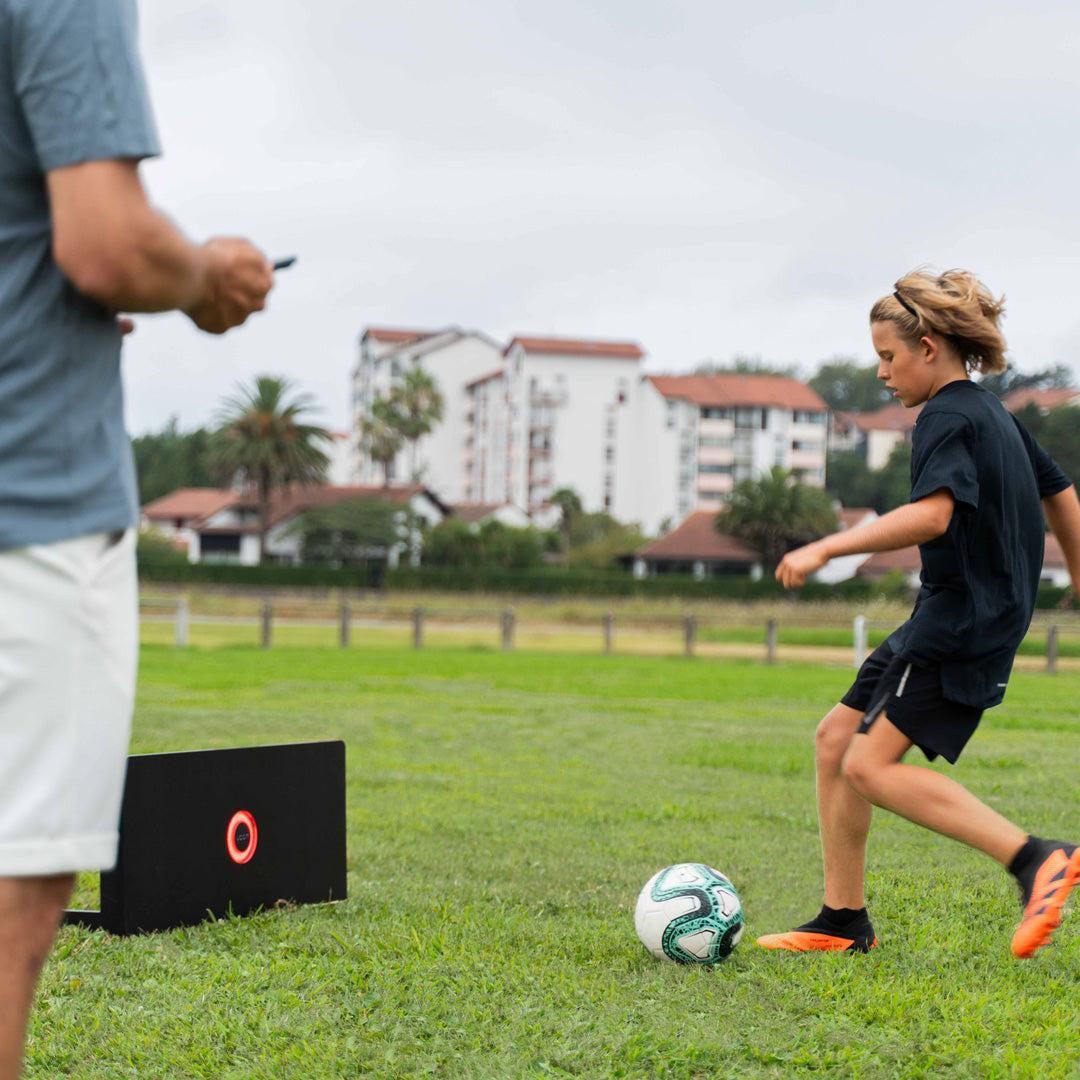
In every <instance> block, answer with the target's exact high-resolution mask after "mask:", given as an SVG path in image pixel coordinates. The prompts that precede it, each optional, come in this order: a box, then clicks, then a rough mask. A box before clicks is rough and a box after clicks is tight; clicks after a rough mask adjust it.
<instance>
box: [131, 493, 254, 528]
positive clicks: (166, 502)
mask: <svg viewBox="0 0 1080 1080" xmlns="http://www.w3.org/2000/svg"><path fill="white" fill-rule="evenodd" d="M236 497H237V496H236V493H235V492H234V491H230V490H228V489H227V488H225V489H223V488H179V489H178V490H176V491H173V492H170V493H169V494H168V495H163V496H162V497H161V498H160V499H154V500H153V502H148V503H147V504H146V505H145V506H144V507H143V508H142V512H143V516H144V517H146V518H148V519H149V520H150V521H167V520H170V519H172V520H175V519H176V518H184V519H185V520H193V519H195V520H197V519H199V518H205V517H209V516H210V515H211V514H216V513H217V512H218V511H219V510H223V509H224V508H225V507H226V506H230V505H231V504H232V503H233V501H234V500H235V499H236Z"/></svg>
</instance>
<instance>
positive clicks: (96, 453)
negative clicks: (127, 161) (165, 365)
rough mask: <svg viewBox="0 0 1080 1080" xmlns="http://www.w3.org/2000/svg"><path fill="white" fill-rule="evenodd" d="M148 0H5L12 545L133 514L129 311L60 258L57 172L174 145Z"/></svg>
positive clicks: (1, 255)
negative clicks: (124, 328) (162, 107)
mask: <svg viewBox="0 0 1080 1080" xmlns="http://www.w3.org/2000/svg"><path fill="white" fill-rule="evenodd" d="M135 37H136V14H135V0H0V550H4V549H10V548H18V547H24V546H26V545H28V544H40V543H50V542H53V541H57V540H67V539H71V538H73V537H77V536H85V535H87V534H89V533H95V532H107V531H112V530H115V529H122V528H126V527H128V526H130V525H133V524H134V523H135V522H136V520H137V517H138V497H137V493H136V487H135V470H134V466H133V463H132V457H131V446H130V443H129V440H128V437H127V433H126V432H125V430H124V404H123V391H122V388H121V384H120V341H121V335H120V332H119V330H118V329H117V326H116V317H115V316H116V313H115V312H113V311H110V310H108V309H106V308H104V307H102V306H101V305H100V304H98V303H96V302H95V301H93V300H90V299H89V298H88V297H86V296H83V295H82V294H81V293H79V292H77V291H76V290H75V288H74V287H73V286H72V285H71V283H70V282H69V281H68V280H67V279H66V278H65V277H64V276H63V274H61V272H60V270H59V268H58V267H57V265H56V263H55V261H54V260H53V257H52V228H51V223H50V218H49V202H48V193H47V189H46V184H45V174H46V173H47V172H49V171H50V170H52V169H57V168H61V167H63V166H67V165H78V164H81V163H83V162H87V161H101V160H106V159H111V158H131V159H138V158H144V157H149V156H152V155H155V154H158V153H160V150H159V147H158V140H157V133H156V130H155V127H154V121H153V116H152V113H151V110H150V103H149V98H148V95H147V91H146V82H145V79H144V77H143V72H142V66H141V64H140V61H139V56H138V51H137V48H136V42H135Z"/></svg>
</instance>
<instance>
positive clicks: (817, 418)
mask: <svg viewBox="0 0 1080 1080" xmlns="http://www.w3.org/2000/svg"><path fill="white" fill-rule="evenodd" d="M795 423H796V424H824V423H825V414H824V413H823V412H796V413H795Z"/></svg>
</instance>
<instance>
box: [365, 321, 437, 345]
mask: <svg viewBox="0 0 1080 1080" xmlns="http://www.w3.org/2000/svg"><path fill="white" fill-rule="evenodd" d="M434 333H435V331H434V330H405V329H402V328H395V327H392V326H369V327H368V328H367V329H366V330H365V331H364V333H363V336H362V337H361V340H363V339H364V338H371V339H372V341H381V342H382V343H383V344H385V345H404V344H405V343H406V342H407V341H419V340H421V338H427V337H431V336H432V334H434Z"/></svg>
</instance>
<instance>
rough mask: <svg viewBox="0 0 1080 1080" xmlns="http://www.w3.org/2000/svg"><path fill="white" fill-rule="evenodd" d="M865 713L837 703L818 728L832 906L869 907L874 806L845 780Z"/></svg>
mask: <svg viewBox="0 0 1080 1080" xmlns="http://www.w3.org/2000/svg"><path fill="white" fill-rule="evenodd" d="M862 718H863V714H862V713H861V712H859V711H858V710H856V709H852V708H851V707H850V706H848V705H836V706H835V707H834V708H832V709H831V710H830V711H829V712H828V714H827V715H826V716H825V718H824V719H823V720H822V721H821V723H820V724H819V725H818V729H817V738H816V742H815V748H814V751H815V752H814V764H815V767H816V772H817V806H818V829H819V831H820V833H821V858H822V864H823V868H824V875H825V896H824V901H825V903H826V904H827V905H828V906H829V907H831V908H854V909H858V908H862V907H865V906H866V894H865V892H864V879H865V873H866V837H867V834H868V833H869V831H870V814H871V810H872V807H871V804H870V803H869V802H867V801H866V799H864V798H863V797H862V795H860V794H859V793H858V792H857V791H855V789H854V788H852V786H851V785H850V784H849V783H848V781H847V780H846V779H845V777H844V771H843V764H844V756H845V755H846V754H847V751H848V748H849V747H850V746H851V740H852V739H853V738H854V737H855V733H856V731H857V730H858V727H859V724H860V723H861V721H862Z"/></svg>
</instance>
